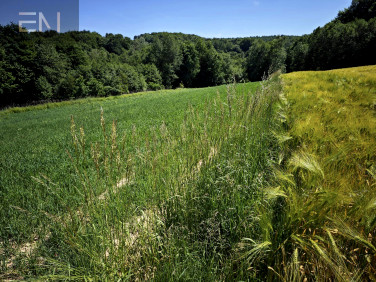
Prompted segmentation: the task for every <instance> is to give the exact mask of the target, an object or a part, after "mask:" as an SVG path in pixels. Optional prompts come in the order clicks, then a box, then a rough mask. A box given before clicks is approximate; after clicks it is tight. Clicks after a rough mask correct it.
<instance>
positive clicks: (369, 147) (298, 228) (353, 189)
mask: <svg viewBox="0 0 376 282" xmlns="http://www.w3.org/2000/svg"><path fill="white" fill-rule="evenodd" d="M283 82H284V95H285V99H284V100H285V106H284V107H283V108H282V111H281V117H287V119H286V120H285V122H284V123H285V128H286V133H284V134H281V133H279V134H277V137H278V140H279V141H280V144H281V147H283V148H284V150H283V151H282V153H281V155H280V160H279V162H280V165H279V166H278V167H276V170H275V176H276V183H275V184H274V186H273V187H272V188H270V189H269V191H268V194H269V196H268V199H269V200H268V201H267V203H265V204H264V205H262V208H261V210H262V212H261V213H260V217H261V218H260V224H259V226H260V228H261V230H260V234H259V237H258V238H257V237H256V239H257V240H255V238H252V237H251V238H250V239H249V240H248V241H246V242H245V243H244V246H243V248H244V249H245V250H244V258H245V259H247V261H248V262H249V263H250V265H251V267H252V266H253V267H254V268H255V271H256V272H257V271H258V272H259V273H263V274H261V275H265V276H266V277H268V279H269V280H273V279H280V280H284V281H301V280H304V279H308V280H318V281H327V280H332V281H334V280H335V281H357V280H365V281H368V280H374V279H375V277H376V268H375V266H376V248H375V245H376V174H375V172H376V170H375V169H376V115H375V110H376V109H375V98H376V67H375V66H371V67H361V68H353V69H343V70H334V71H327V72H300V73H292V74H287V75H283ZM267 269H268V270H267ZM266 270H267V271H266ZM265 276H264V277H265ZM261 277H262V276H261Z"/></svg>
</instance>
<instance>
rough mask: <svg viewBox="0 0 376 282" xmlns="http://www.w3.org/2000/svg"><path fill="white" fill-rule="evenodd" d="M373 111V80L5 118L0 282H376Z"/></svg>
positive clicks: (221, 91)
mask: <svg viewBox="0 0 376 282" xmlns="http://www.w3.org/2000/svg"><path fill="white" fill-rule="evenodd" d="M66 103H67V102H66ZM375 110H376V67H375V66H368V67H359V68H350V69H339V70H333V71H322V72H297V73H290V74H282V75H281V74H279V73H276V74H274V75H272V76H271V77H270V78H269V79H268V80H265V81H263V82H257V83H247V84H233V85H228V86H221V87H213V88H204V89H178V90H173V91H161V92H157V93H143V94H140V95H134V96H121V97H115V98H106V99H103V98H102V99H98V100H95V99H89V100H79V101H77V102H74V103H71V104H70V103H68V104H65V105H64V104H50V105H48V106H47V105H41V106H37V108H21V109H9V110H6V111H3V112H1V113H0V119H1V124H0V128H1V131H2V135H1V137H0V138H1V139H0V143H1V146H0V150H1V156H2V158H1V163H0V169H1V171H0V180H1V181H0V183H1V204H2V206H3V207H4V208H3V209H2V211H1V253H0V256H1V268H2V273H3V274H2V276H0V278H2V279H12V278H17V279H20V278H25V279H28V278H39V279H52V280H53V279H55V280H65V279H71V280H90V279H92V280H106V279H107V280H110V281H113V280H119V279H120V280H121V279H123V280H127V279H129V280H156V281H170V280H171V281H186V280H193V281H200V280H205V281H225V280H241V281H246V280H251V281H278V280H280V281H311V280H312V281H329V280H331V281H352V280H355V281H357V280H364V281H367V280H372V279H375V275H376V269H375V265H376V247H375V245H376V239H375V236H376V210H375V209H376V114H375Z"/></svg>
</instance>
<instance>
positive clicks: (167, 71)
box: [0, 0, 376, 108]
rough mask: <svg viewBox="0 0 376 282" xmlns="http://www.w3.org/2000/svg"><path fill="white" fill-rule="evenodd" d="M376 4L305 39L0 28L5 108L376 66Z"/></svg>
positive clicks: (0, 96) (365, 2)
mask: <svg viewBox="0 0 376 282" xmlns="http://www.w3.org/2000/svg"><path fill="white" fill-rule="evenodd" d="M375 10H376V9H375V5H374V0H354V1H353V2H352V4H351V6H350V7H349V8H348V9H346V10H344V11H340V12H339V13H338V16H337V18H335V19H333V20H332V21H331V22H329V23H328V24H326V25H325V26H323V27H318V28H317V29H315V30H314V31H313V32H312V33H311V34H308V35H303V36H284V35H280V36H261V37H251V36H250V37H246V38H232V39H231V38H227V39H226V38H213V39H208V38H202V37H199V36H196V35H187V34H183V33H167V32H159V33H149V34H147V33H146V34H141V35H139V36H135V38H134V39H131V38H128V37H124V36H123V35H121V34H112V33H108V34H106V35H105V36H101V35H100V34H98V33H96V32H90V31H80V32H67V33H63V34H58V33H56V32H53V31H49V32H44V33H25V32H19V28H18V26H17V25H6V26H0V108H7V107H13V106H18V105H23V106H25V105H29V104H34V103H42V102H43V103H44V102H49V101H60V100H71V99H77V98H85V97H98V96H99V97H107V96H116V95H120V94H125V93H134V92H142V91H146V90H161V89H175V88H178V87H180V88H181V87H182V86H184V87H188V88H196V87H208V86H217V85H223V84H226V83H231V82H233V81H234V80H235V81H237V82H241V81H245V82H247V81H260V80H261V79H262V78H263V77H264V76H265V75H267V74H269V73H273V72H275V71H277V70H281V71H282V72H293V71H303V70H328V69H334V68H345V67H355V66H363V65H370V64H376V55H375V52H374V50H375V49H376V18H375Z"/></svg>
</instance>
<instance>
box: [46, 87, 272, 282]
mask: <svg viewBox="0 0 376 282" xmlns="http://www.w3.org/2000/svg"><path fill="white" fill-rule="evenodd" d="M278 93H279V92H278V85H277V84H272V83H266V84H264V85H263V88H262V90H260V91H259V92H256V93H255V94H250V93H249V92H248V91H246V92H243V91H242V90H241V88H239V87H228V89H227V93H226V100H225V101H223V100H222V99H221V95H220V94H219V93H218V97H217V98H216V99H215V100H213V101H211V102H210V103H208V104H206V106H205V107H204V109H205V110H203V111H201V112H197V111H195V110H194V109H191V110H189V111H188V112H187V115H186V118H185V120H184V121H183V122H182V123H181V124H180V126H179V129H178V130H176V131H171V130H170V129H169V127H168V126H167V125H166V124H164V123H162V124H161V125H160V126H159V127H153V128H151V129H150V130H149V131H146V132H144V131H143V132H139V131H137V129H134V130H132V132H129V133H126V134H124V135H120V136H121V137H119V138H118V136H119V134H118V131H117V128H116V124H115V123H113V124H112V129H111V131H110V132H108V130H107V127H106V123H105V119H104V116H103V115H102V118H101V124H102V133H103V139H102V141H101V142H99V143H94V144H90V146H89V144H87V143H86V142H85V134H84V130H83V129H80V130H77V129H76V125H75V123H74V121H73V120H72V126H71V130H72V137H73V144H74V152H73V154H72V161H73V163H74V166H75V169H76V172H77V175H79V177H80V179H81V187H78V189H79V190H80V191H81V193H82V203H83V204H82V206H80V207H79V208H78V209H77V210H76V211H71V212H69V215H67V216H66V217H65V218H59V219H55V220H54V219H52V223H51V224H52V225H53V226H54V227H53V228H52V229H53V230H54V233H55V235H54V236H55V238H54V237H50V238H48V239H47V240H46V243H45V244H46V245H47V244H51V242H52V241H54V240H56V241H60V240H61V241H60V244H58V248H59V249H58V250H54V253H59V254H60V255H59V259H56V258H55V257H51V256H49V252H47V253H45V254H44V255H45V256H46V257H49V258H48V259H47V260H46V263H45V265H44V266H45V267H46V268H47V270H48V272H47V273H51V274H52V273H53V275H51V276H49V275H48V274H44V275H47V276H44V277H50V278H60V279H61V278H69V279H82V278H86V279H90V278H93V279H110V280H113V279H119V278H120V279H143V280H144V279H156V280H161V281H166V280H190V279H193V280H203V279H204V280H218V279H223V278H225V277H242V276H244V277H249V273H247V271H246V268H244V267H245V265H237V263H234V257H235V256H236V249H237V247H238V243H239V242H240V241H241V239H242V238H243V237H244V236H245V235H246V234H249V232H252V226H251V225H250V224H249V217H250V216H252V214H253V213H255V212H256V210H255V207H257V202H258V201H260V200H261V199H262V194H263V191H262V189H260V188H262V187H263V186H265V185H266V184H267V183H268V180H269V177H270V175H271V172H272V171H271V170H272V163H273V161H274V160H275V159H276V155H277V154H276V152H277V148H274V145H275V144H276V143H275V142H273V140H274V138H273V133H272V129H273V128H275V129H276V128H277V124H278V123H277V122H276V120H275V115H274V114H273V112H274V105H275V104H276V103H277V101H278ZM89 148H90V149H89ZM127 148H136V150H134V151H130V150H127ZM88 150H90V151H91V153H90V154H88V153H87V151H88ZM88 167H93V169H92V170H90V169H88ZM90 172H93V173H92V175H90ZM45 184H46V185H48V183H45Z"/></svg>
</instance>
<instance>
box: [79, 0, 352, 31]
mask: <svg viewBox="0 0 376 282" xmlns="http://www.w3.org/2000/svg"><path fill="white" fill-rule="evenodd" d="M350 4H351V0H215V1H214V0H123V1H121V0H108V1H100V0H80V29H86V30H91V31H97V32H99V33H101V34H105V33H106V32H112V33H121V34H123V35H125V36H128V37H131V38H133V36H134V35H139V34H141V33H150V32H159V31H168V32H183V33H189V34H197V35H200V36H204V37H245V36H257V35H275V34H288V35H302V34H307V33H311V32H312V31H313V30H314V29H315V28H317V27H318V26H323V25H324V24H326V23H327V22H329V21H330V20H332V19H333V18H335V16H336V15H337V13H338V11H339V10H343V9H344V8H347V7H348V6H350Z"/></svg>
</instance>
